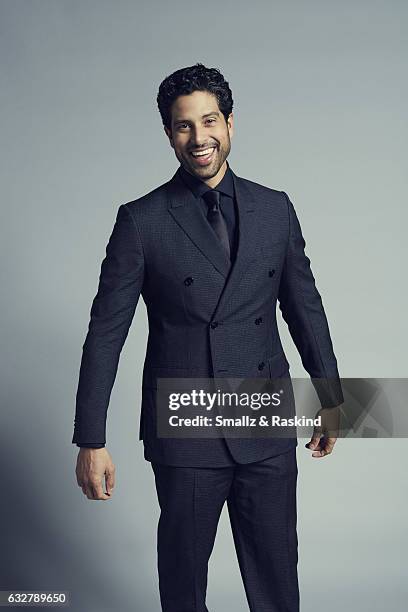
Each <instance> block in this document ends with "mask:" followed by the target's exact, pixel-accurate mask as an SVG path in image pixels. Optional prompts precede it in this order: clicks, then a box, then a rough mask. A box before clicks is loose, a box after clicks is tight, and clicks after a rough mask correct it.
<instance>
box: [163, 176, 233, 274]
mask: <svg viewBox="0 0 408 612" xmlns="http://www.w3.org/2000/svg"><path fill="white" fill-rule="evenodd" d="M168 189H169V209H168V210H169V212H170V214H171V215H172V216H173V217H174V219H175V220H176V222H177V223H178V225H179V226H180V227H181V228H182V229H183V230H184V232H185V233H186V234H187V236H188V237H189V238H190V239H191V240H192V241H193V242H194V244H195V245H196V246H197V248H199V249H200V251H201V252H202V253H203V255H205V257H206V258H207V259H208V260H209V261H210V262H211V263H212V265H213V266H214V267H215V268H216V269H217V270H218V272H220V274H222V275H223V276H224V277H225V278H226V277H227V276H228V273H229V269H230V267H231V262H230V260H229V259H228V256H227V255H226V253H225V251H224V249H223V248H222V245H221V243H220V241H219V239H218V238H217V236H216V235H215V234H214V232H213V231H212V230H211V228H210V227H209V225H208V221H207V219H206V218H205V216H204V215H203V213H202V211H201V210H200V208H199V206H198V202H197V201H196V199H195V197H194V196H193V194H192V193H191V191H190V190H189V189H188V188H187V187H186V186H185V185H184V183H183V181H182V179H181V178H180V176H179V173H178V171H177V172H176V173H175V174H174V175H173V177H172V179H171V180H170V181H169V183H168Z"/></svg>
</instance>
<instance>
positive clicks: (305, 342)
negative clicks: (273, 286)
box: [278, 192, 344, 408]
mask: <svg viewBox="0 0 408 612" xmlns="http://www.w3.org/2000/svg"><path fill="white" fill-rule="evenodd" d="M282 193H283V194H284V196H285V199H286V203H287V207H288V215H289V226H290V229H289V241H288V247H287V253H286V258H285V262H284V266H283V270H282V276H281V282H280V288H279V296H278V299H279V308H280V310H281V312H282V316H283V318H284V320H285V321H286V323H287V325H288V328H289V332H290V334H291V336H292V338H293V341H294V342H295V344H296V347H297V349H298V351H299V354H300V357H301V360H302V364H303V367H304V368H305V370H306V371H307V372H308V373H309V375H310V377H311V380H312V383H313V386H314V388H315V389H316V392H317V394H318V397H319V400H320V403H321V406H322V407H323V408H333V407H335V406H338V405H340V404H342V403H343V401H344V398H343V393H342V388H341V382H340V377H339V374H338V370H337V361H336V357H335V355H334V352H333V346H332V342H331V338H330V332H329V326H328V323H327V319H326V315H325V311H324V308H323V303H322V299H321V297H320V294H319V292H318V290H317V288H316V285H315V279H314V276H313V273H312V270H311V267H310V259H309V258H308V257H307V255H306V254H305V252H304V247H305V241H304V239H303V236H302V230H301V228H300V224H299V220H298V218H297V216H296V212H295V209H294V207H293V204H292V202H291V201H290V199H289V197H288V195H287V194H286V193H285V192H282Z"/></svg>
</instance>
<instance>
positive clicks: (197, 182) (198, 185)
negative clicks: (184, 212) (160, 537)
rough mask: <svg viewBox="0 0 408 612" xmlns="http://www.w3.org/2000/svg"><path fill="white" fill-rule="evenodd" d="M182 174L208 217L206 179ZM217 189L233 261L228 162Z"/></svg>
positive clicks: (234, 230) (231, 186)
mask: <svg viewBox="0 0 408 612" xmlns="http://www.w3.org/2000/svg"><path fill="white" fill-rule="evenodd" d="M180 175H181V178H182V180H183V181H184V183H185V185H186V186H187V187H188V188H189V189H190V191H191V192H192V193H193V195H194V196H195V197H196V199H197V205H198V206H200V209H201V211H202V213H203V215H204V216H205V218H206V219H207V211H208V205H207V203H206V201H205V200H204V198H203V197H202V195H203V193H205V192H206V191H208V190H209V189H211V188H210V187H208V185H206V184H205V183H204V181H202V180H201V179H199V178H197V177H195V176H193V175H192V174H190V173H189V172H187V170H185V169H184V168H183V166H180ZM215 189H217V191H219V192H220V193H221V198H220V208H221V212H222V214H223V216H224V219H225V222H226V224H227V230H228V237H229V241H230V252H231V261H233V260H234V258H235V254H236V248H237V233H238V232H237V227H238V224H237V218H238V215H237V208H236V206H237V204H236V199H235V192H234V182H233V180H232V174H231V170H230V167H229V164H228V162H227V170H226V172H225V174H224V176H223V177H222V179H221V181H220V182H219V183H218V185H217V186H216V187H215ZM208 225H209V227H211V226H210V223H208ZM77 446H79V447H80V448H104V446H105V444H103V443H100V444H97V443H96V442H95V443H89V444H82V443H81V444H77Z"/></svg>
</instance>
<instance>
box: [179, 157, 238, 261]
mask: <svg viewBox="0 0 408 612" xmlns="http://www.w3.org/2000/svg"><path fill="white" fill-rule="evenodd" d="M180 176H181V178H182V180H183V182H184V183H185V184H186V186H187V187H188V188H189V189H190V191H191V192H192V193H193V195H194V196H195V197H196V199H197V205H198V206H200V209H201V210H202V211H203V214H204V215H205V218H206V219H207V211H208V204H207V203H206V201H205V200H204V198H203V197H202V195H203V193H205V192H206V191H208V190H209V189H211V187H208V185H206V183H204V181H202V180H201V179H199V178H198V177H196V176H193V175H192V174H190V173H189V172H187V170H185V169H184V168H183V166H180ZM214 189H216V190H217V191H219V192H220V193H221V198H220V209H221V212H222V215H223V217H224V219H225V222H226V224H227V230H228V237H229V242H230V252H231V261H233V260H234V259H235V254H236V248H237V227H238V223H237V218H238V215H237V204H236V199H235V192H234V182H233V180H232V174H231V170H230V166H229V163H228V162H227V170H226V172H225V174H224V176H223V177H222V179H221V181H220V182H219V183H218V185H217V186H216V187H214ZM208 225H210V223H208ZM210 227H211V226H210Z"/></svg>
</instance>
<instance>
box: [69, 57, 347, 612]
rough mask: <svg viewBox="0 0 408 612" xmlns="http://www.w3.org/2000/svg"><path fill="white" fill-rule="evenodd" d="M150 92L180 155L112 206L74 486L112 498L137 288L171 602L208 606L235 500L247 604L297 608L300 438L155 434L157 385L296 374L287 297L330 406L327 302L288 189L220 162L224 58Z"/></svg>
mask: <svg viewBox="0 0 408 612" xmlns="http://www.w3.org/2000/svg"><path fill="white" fill-rule="evenodd" d="M157 102H158V107H159V111H160V115H161V118H162V122H163V125H164V130H165V133H166V135H167V137H168V139H169V142H170V145H171V147H172V148H173V149H174V153H175V155H176V157H177V159H178V161H179V162H180V165H179V167H178V168H177V171H176V172H175V174H174V175H173V176H172V177H171V179H170V180H169V181H167V182H166V183H164V184H163V185H160V186H159V187H157V188H156V189H154V190H153V191H151V192H149V193H148V194H146V195H144V196H142V197H140V198H138V199H136V200H133V201H131V202H128V203H126V204H122V205H120V206H119V209H118V211H117V217H116V222H115V225H114V228H113V231H112V234H111V236H110V239H109V242H108V245H107V248H106V256H105V258H104V260H103V262H102V265H101V273H100V279H99V286H98V291H97V294H96V296H95V298H94V301H93V304H92V308H91V317H90V322H89V329H88V333H87V336H86V339H85V343H84V345H83V355H82V361H81V369H80V376H79V384H78V391H77V401H76V415H75V428H74V435H73V439H72V441H73V442H74V443H76V444H77V445H78V446H80V447H81V449H80V451H79V453H78V460H77V467H76V475H77V481H78V485H79V486H80V487H81V488H82V490H83V492H84V494H85V495H86V496H87V497H88V498H89V499H95V500H96V499H99V500H105V499H109V497H110V496H111V495H112V490H113V486H114V482H115V467H114V464H113V462H112V459H111V456H110V454H109V452H108V450H107V449H106V447H105V444H106V437H105V436H106V431H105V428H106V417H107V410H108V404H109V398H110V394H111V390H112V386H113V384H114V380H115V376H116V371H117V367H118V362H119V356H120V352H121V350H122V346H123V344H124V342H125V340H126V337H127V334H128V330H129V327H130V325H131V322H132V319H133V315H134V312H135V309H136V306H137V303H138V300H139V297H140V295H142V296H143V300H144V302H145V304H146V308H147V314H148V320H149V336H148V344H147V351H146V358H145V363H144V370H143V384H142V410H141V417H140V436H139V437H140V439H142V440H143V444H144V456H145V458H146V460H147V461H150V462H151V465H152V469H153V472H154V477H155V483H156V489H157V495H158V501H159V504H160V509H161V514H160V520H159V525H158V534H157V537H158V541H157V550H158V571H159V587H160V598H161V605H162V610H163V611H164V612H208V608H207V606H206V603H205V600H206V590H207V573H208V562H209V558H210V555H211V552H212V549H213V546H214V541H215V536H216V531H217V525H218V521H219V517H220V514H221V511H222V508H223V506H224V504H225V503H227V506H228V512H229V517H230V522H231V528H232V532H233V536H234V544H235V548H236V552H237V557H238V562H239V567H240V570H241V574H242V579H243V582H244V586H245V593H246V596H247V600H248V604H249V608H250V610H251V612H298V610H299V599H300V598H299V587H298V576H297V562H298V541H297V532H296V483H297V472H298V470H297V461H296V446H297V445H298V442H297V438H296V437H274V438H272V437H268V438H246V437H245V438H233V437H231V438H227V437H218V438H188V437H185V436H184V435H183V437H181V435H180V437H173V438H169V437H160V436H158V434H157V411H156V409H157V407H156V391H157V386H158V381H159V379H161V378H173V379H174V378H175V379H177V378H210V379H211V378H214V377H242V378H256V377H264V378H271V379H272V378H284V379H289V380H290V376H289V364H288V362H287V359H286V356H285V353H284V350H283V347H282V344H281V341H280V338H279V333H278V327H277V321H276V304H277V303H279V307H280V310H281V312H282V316H283V318H284V320H285V321H286V323H287V325H288V327H289V331H290V334H291V336H292V338H293V340H294V342H295V344H296V347H297V349H298V351H299V353H300V356H301V358H302V363H303V365H304V367H305V369H306V371H307V372H308V373H309V375H310V377H311V378H312V381H313V384H314V385H315V388H316V391H317V396H318V398H319V400H320V404H321V406H322V408H323V409H328V408H332V407H335V406H338V405H340V404H341V403H342V402H343V395H342V390H341V384H340V379H339V374H338V370H337V361H336V358H335V355H334V352H333V347H332V342H331V338H330V333H329V327H328V323H327V319H326V315H325V312H324V308H323V304H322V300H321V297H320V294H319V292H318V290H317V288H316V285H315V280H314V277H313V274H312V271H311V268H310V260H309V258H308V257H307V256H306V254H305V252H304V247H305V242H304V239H303V236H302V232H301V228H300V224H299V221H298V218H297V215H296V213H295V210H294V207H293V204H292V202H291V201H290V199H289V197H288V195H287V194H286V193H285V192H284V191H279V190H276V189H273V188H271V187H267V186H264V185H260V184H259V183H256V182H253V181H250V180H248V179H245V178H242V177H240V176H238V175H237V174H235V172H233V170H232V168H231V167H230V165H229V163H228V161H227V157H228V155H229V153H230V150H231V138H232V136H233V113H232V107H233V100H232V94H231V90H230V88H229V85H228V82H227V81H226V80H225V79H224V77H223V76H222V74H221V73H220V71H219V70H217V69H215V68H206V67H205V66H204V65H203V64H200V63H197V64H196V65H194V66H190V67H187V68H183V69H180V70H177V71H176V72H174V73H173V74H171V75H170V76H168V77H167V78H166V79H164V81H163V82H162V83H161V85H160V87H159V92H158V96H157ZM316 381H320V383H319V384H317V382H316ZM323 434H324V431H323ZM335 441H336V437H335V436H334V437H329V436H328V435H326V436H325V435H321V432H319V431H317V430H316V431H315V432H314V435H313V437H312V440H311V441H310V442H309V443H308V444H307V445H306V446H307V447H308V448H309V449H311V450H312V456H313V457H315V458H320V457H324V456H326V455H329V454H330V453H331V452H332V449H333V446H334V443H335ZM103 479H105V483H106V491H105V492H104V491H103Z"/></svg>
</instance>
